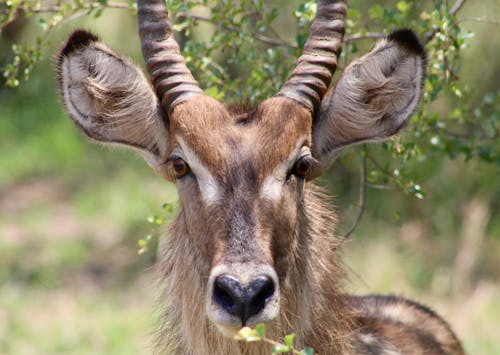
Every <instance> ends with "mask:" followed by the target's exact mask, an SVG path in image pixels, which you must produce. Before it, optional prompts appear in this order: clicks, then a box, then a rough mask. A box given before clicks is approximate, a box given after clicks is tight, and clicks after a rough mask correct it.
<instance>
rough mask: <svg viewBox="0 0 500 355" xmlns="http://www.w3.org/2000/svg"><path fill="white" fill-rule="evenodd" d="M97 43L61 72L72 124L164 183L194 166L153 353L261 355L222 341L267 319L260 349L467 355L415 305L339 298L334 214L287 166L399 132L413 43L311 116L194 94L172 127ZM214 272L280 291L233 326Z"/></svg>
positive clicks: (134, 78)
mask: <svg viewBox="0 0 500 355" xmlns="http://www.w3.org/2000/svg"><path fill="white" fill-rule="evenodd" d="M96 41H97V39H96V37H95V36H93V35H90V34H86V33H83V32H79V33H77V35H75V36H73V37H72V39H70V42H69V43H68V45H67V46H66V47H65V49H64V50H63V51H62V53H61V56H60V58H59V60H58V66H59V72H60V78H59V79H60V84H61V88H62V93H63V98H64V101H65V104H66V106H67V108H68V110H69V112H70V115H71V117H72V119H73V120H74V121H75V122H76V124H77V125H78V126H79V127H80V128H81V129H82V130H83V131H84V132H85V133H86V134H87V135H88V136H90V137H91V138H93V139H95V140H98V141H103V142H111V143H120V144H126V145H129V146H131V147H134V148H135V149H139V150H140V152H141V154H143V156H144V157H145V158H146V159H147V160H148V162H149V163H150V164H151V165H152V166H153V168H154V169H155V170H156V171H157V172H159V173H160V174H161V175H162V176H164V177H166V178H167V179H169V180H171V181H174V180H175V179H176V177H175V176H176V175H175V171H174V170H175V169H174V166H173V163H172V161H173V160H176V159H184V160H186V164H188V165H191V168H192V170H191V171H190V172H189V173H187V174H186V175H183V176H179V177H178V179H177V181H176V182H177V188H178V192H179V203H180V213H179V216H178V217H177V218H176V220H175V221H174V223H173V224H172V226H171V227H170V230H169V236H168V237H166V238H165V239H164V240H163V241H162V244H163V245H162V247H161V255H160V262H159V265H158V273H159V275H160V279H161V283H162V285H163V289H164V290H163V293H162V296H161V297H160V304H161V306H162V308H163V314H162V317H161V330H160V332H159V333H158V336H157V345H156V348H155V350H156V352H158V353H164V354H177V355H195V354H196V355H212V354H226V355H233V354H234V355H242V354H247V355H257V354H267V353H269V352H270V348H269V346H268V345H267V344H264V343H252V344H249V343H241V342H240V343H239V342H236V341H235V340H233V339H232V338H231V337H228V336H225V335H223V332H225V333H234V332H235V331H236V330H237V327H238V326H241V325H242V324H244V323H245V322H246V321H247V320H248V319H253V320H251V321H250V320H249V323H250V325H253V323H256V322H258V320H259V319H264V321H266V322H267V326H266V327H267V334H268V336H269V337H270V338H274V339H280V338H281V337H283V336H284V335H286V334H288V333H292V332H294V333H296V335H297V336H296V346H297V347H298V348H302V347H304V346H306V345H307V346H312V347H313V348H314V349H315V351H316V352H317V353H319V354H373V355H374V354H386V355H391V354H392V355H394V354H462V353H463V350H462V348H461V345H460V343H459V341H458V340H457V338H456V337H455V335H454V334H453V332H452V331H451V330H450V328H449V326H448V325H447V324H446V323H445V322H444V321H443V320H442V319H441V318H439V317H438V316H437V315H436V314H435V313H433V312H432V311H430V310H428V309H427V308H425V307H423V306H421V305H418V304H417V303H414V302H411V301H407V300H404V299H401V298H394V297H380V296H377V297H366V298H356V297H350V296H347V295H344V294H343V293H342V284H343V279H344V272H343V269H342V267H341V265H340V262H339V257H338V255H337V250H338V248H339V247H340V246H341V241H339V240H338V239H336V238H335V236H334V235H333V231H334V229H335V228H334V227H335V215H334V214H333V212H330V209H329V206H328V205H327V204H326V203H325V198H324V197H323V196H322V193H321V191H320V190H319V188H318V187H316V186H315V185H313V184H312V183H310V182H306V181H307V180H309V179H311V178H313V177H314V176H313V175H311V174H310V173H307V175H305V176H303V175H300V174H297V173H296V172H294V168H293V167H294V166H295V164H296V163H297V162H299V161H301V159H302V158H304V157H307V158H308V159H309V160H310V161H311V164H312V165H320V164H321V165H322V166H321V168H324V167H326V166H327V165H328V163H329V162H330V161H331V159H332V157H334V155H335V152H336V150H337V149H339V148H341V147H343V146H345V145H348V144H352V143H355V142H360V141H364V140H371V139H381V138H387V137H388V136H390V135H392V134H394V133H396V132H397V131H398V130H399V129H400V128H401V127H402V126H403V125H404V123H405V122H406V121H407V120H408V118H409V117H410V115H411V113H412V112H413V111H414V108H415V107H416V103H417V102H418V99H419V95H420V91H419V89H420V87H419V85H421V81H422V77H420V78H418V77H417V74H418V73H423V70H424V67H423V65H424V60H423V58H424V54H423V49H421V48H419V47H418V40H417V39H416V37H415V36H414V35H413V34H411V33H408V31H406V32H405V31H402V32H398V33H396V34H395V35H392V37H389V40H388V41H383V42H382V43H381V44H380V45H379V46H377V47H376V48H375V50H374V51H373V52H372V53H370V54H369V55H368V56H366V57H364V59H363V58H362V59H360V60H359V61H357V62H356V63H355V64H354V65H353V66H351V67H350V68H351V69H347V70H346V73H345V74H344V76H343V78H344V79H341V82H340V84H339V85H338V86H337V89H336V90H335V91H334V92H333V94H329V95H328V96H327V97H326V98H324V101H323V104H322V109H321V110H320V111H319V113H317V114H316V116H314V113H313V112H311V111H310V110H309V109H308V106H307V105H306V106H303V105H302V104H301V103H300V100H299V101H295V100H294V99H293V98H290V97H289V98H287V97H285V96H279V97H273V98H270V99H268V100H266V101H264V102H262V103H261V104H260V105H258V106H257V107H256V108H255V109H251V110H248V111H247V110H235V109H233V110H228V109H226V108H225V107H224V105H222V104H221V103H219V102H217V101H216V100H214V99H212V98H209V97H206V96H203V95H201V94H199V93H197V94H196V95H192V96H189V99H186V100H182V102H181V103H178V104H177V105H174V106H173V107H169V108H168V112H169V117H168V121H169V122H168V125H167V124H166V121H167V120H166V119H164V118H165V114H164V112H163V111H161V110H160V109H159V107H158V102H159V100H158V98H157V97H155V96H154V93H153V92H152V90H151V88H150V86H149V84H148V83H147V81H146V79H145V78H144V77H143V75H142V74H141V73H140V71H139V70H138V69H137V68H136V67H135V66H133V65H132V64H131V63H129V62H128V61H126V60H122V59H121V57H119V56H118V55H116V54H115V53H114V52H112V51H111V50H110V49H108V48H107V47H105V46H104V45H103V44H101V43H99V42H96ZM96 58H97V59H96ZM419 58H420V59H419ZM419 60H420V61H419ZM419 65H420V66H419ZM109 66H111V67H112V68H109ZM117 68H118V69H119V70H117ZM121 78H123V81H122V80H121ZM342 80H344V81H342ZM132 84H133V85H132ZM402 88H403V89H404V90H400V89H402ZM131 89H132V90H131ZM135 91H137V92H135ZM408 102H410V103H411V105H410V106H408V105H407V103H408ZM164 111H165V109H164ZM165 112H166V111H165ZM313 117H314V122H313ZM311 150H313V153H314V158H316V159H318V160H319V163H320V164H317V163H318V162H317V161H316V160H315V159H314V158H313V157H312V155H311ZM174 153H175V154H180V155H182V156H181V157H178V156H172V154H174ZM188 157H189V158H188ZM190 159H191V160H190ZM309 160H308V161H309ZM214 270H215V271H214ZM217 270H222V271H223V272H225V273H226V274H231V276H235V277H241V279H240V281H241V280H242V281H241V284H242V285H243V284H249V281H248V280H252V278H255V277H257V276H262V275H264V276H268V277H269V279H271V278H273V279H272V281H273V282H276V285H275V286H276V290H274V289H273V291H274V293H273V294H272V296H271V297H270V298H268V299H266V302H267V303H266V306H265V307H264V308H263V309H262V310H260V311H259V313H257V314H254V315H253V317H254V318H248V319H247V320H237V322H239V323H236V321H234V318H231V316H230V315H229V312H227V311H224V307H223V306H221V305H217V304H216V302H215V301H214V299H215V298H214V297H213V296H214V294H213V292H212V293H211V290H212V291H213V287H214V284H215V282H214V280H215V279H216V278H217V277H218V276H220V275H221V274H217V272H216V271H217ZM222 271H221V272H222ZM268 274H269V275H270V276H269V275H268ZM273 285H274V284H273ZM269 299H271V300H272V302H271V301H269ZM268 301H269V302H268ZM214 302H215V303H214ZM277 305H279V311H278V307H277ZM266 312H267V313H266ZM259 317H260V318H259ZM252 322H253V323H252ZM226 335H227V334H226Z"/></svg>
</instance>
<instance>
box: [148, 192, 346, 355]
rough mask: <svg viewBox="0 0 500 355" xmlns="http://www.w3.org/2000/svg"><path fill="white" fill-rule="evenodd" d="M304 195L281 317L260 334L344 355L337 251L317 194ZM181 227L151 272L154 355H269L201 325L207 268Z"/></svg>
mask: <svg viewBox="0 0 500 355" xmlns="http://www.w3.org/2000/svg"><path fill="white" fill-rule="evenodd" d="M306 190H307V191H306V192H305V194H304V201H303V204H302V208H301V210H300V212H299V215H300V217H299V221H298V224H297V230H296V239H295V245H294V246H293V248H291V250H292V252H291V255H289V258H290V263H289V266H288V267H289V269H288V270H287V273H286V275H287V276H286V277H285V278H284V279H282V280H280V290H281V304H280V309H281V311H280V315H279V316H278V319H276V320H274V321H273V322H271V323H270V324H266V334H267V336H268V337H269V338H271V339H275V340H280V339H282V338H283V336H285V335H287V334H290V333H295V334H296V343H295V344H296V347H297V348H299V349H300V348H303V347H305V346H311V347H313V348H314V350H315V351H316V352H317V353H320V354H324V353H328V354H346V353H349V352H350V350H349V349H350V341H349V339H350V338H351V332H352V325H351V320H350V319H351V311H350V309H349V308H348V307H349V306H348V305H347V302H346V301H345V297H344V296H343V295H342V294H341V282H342V280H343V276H344V273H343V270H342V268H341V266H340V265H339V263H338V261H337V260H338V256H337V255H335V254H336V252H335V250H336V249H337V248H338V247H339V246H340V241H339V240H337V239H335V238H334V237H333V235H332V234H333V233H332V232H333V230H334V225H335V215H334V214H333V213H332V212H330V211H329V210H328V208H327V204H326V202H325V201H326V199H325V198H324V197H323V196H322V193H321V192H320V190H319V188H318V187H316V186H315V185H313V184H308V186H307V187H306ZM186 222H187V221H186V219H185V216H184V214H183V212H182V211H181V212H180V214H179V216H178V217H177V219H176V220H175V221H174V223H173V224H172V226H171V228H170V236H169V237H168V239H167V240H166V242H165V243H164V246H163V248H162V249H163V250H162V255H161V258H160V262H159V265H158V271H159V273H160V279H161V282H162V284H163V287H164V292H163V294H162V296H161V299H160V304H161V305H162V307H163V308H164V310H163V315H162V319H161V322H162V325H161V329H160V331H159V333H158V336H157V341H156V348H155V350H156V353H158V354H179V355H180V354H182V355H186V354H189V355H191V354H192V355H195V354H196V355H203V354H206V355H208V354H226V355H233V354H234V355H240V354H247V355H251V354H255V355H257V354H259V355H261V354H269V353H270V346H269V345H268V344H265V343H261V342H259V343H243V342H236V341H235V340H232V339H230V338H227V337H224V336H223V335H222V334H221V333H219V331H218V330H217V329H216V328H215V326H214V325H213V324H211V323H210V321H209V320H208V318H207V316H206V312H205V297H206V296H205V295H206V287H207V286H206V282H207V279H208V275H209V272H210V265H208V263H207V261H206V260H205V258H204V257H203V256H202V255H201V253H199V252H198V251H197V250H196V247H194V246H193V245H190V238H186V233H187V230H186V227H185V226H186Z"/></svg>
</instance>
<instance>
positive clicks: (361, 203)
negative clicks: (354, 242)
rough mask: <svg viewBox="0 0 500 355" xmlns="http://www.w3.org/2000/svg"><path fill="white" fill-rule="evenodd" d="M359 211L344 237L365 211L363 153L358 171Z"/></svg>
mask: <svg viewBox="0 0 500 355" xmlns="http://www.w3.org/2000/svg"><path fill="white" fill-rule="evenodd" d="M359 180H360V181H359V212H358V215H357V216H356V219H355V220H354V223H353V224H352V226H351V228H349V230H348V231H347V233H346V234H344V237H343V238H344V239H347V238H349V236H350V235H351V234H352V232H354V230H355V229H356V227H357V226H358V224H359V222H360V221H361V217H363V214H364V212H365V204H366V156H365V154H362V155H361V168H360V172H359Z"/></svg>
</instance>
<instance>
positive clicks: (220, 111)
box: [170, 96, 312, 180]
mask: <svg viewBox="0 0 500 355" xmlns="http://www.w3.org/2000/svg"><path fill="white" fill-rule="evenodd" d="M245 115H246V117H243V119H242V114H241V113H237V114H233V113H230V112H229V111H228V110H227V109H226V108H225V107H224V106H223V105H222V104H221V103H219V102H218V101H216V100H214V99H211V98H209V97H204V96H199V97H196V98H193V99H192V100H191V101H189V102H188V103H186V104H180V105H178V106H177V107H175V109H174V110H173V111H172V113H171V115H170V129H171V135H172V138H173V142H174V145H175V144H177V143H176V139H177V138H176V137H182V139H183V141H184V142H186V144H188V145H189V147H190V149H191V150H192V151H193V152H194V153H195V154H196V155H197V156H198V157H199V159H200V160H201V161H202V163H203V164H204V165H206V166H207V167H208V168H209V169H210V170H211V171H212V173H214V174H216V175H219V178H220V179H221V180H224V176H225V175H226V174H227V169H230V168H233V167H237V166H239V165H244V164H246V163H248V162H252V164H253V166H254V168H255V169H256V171H257V175H258V177H263V176H266V175H267V174H268V173H269V172H270V171H271V170H272V169H273V168H274V167H275V166H276V164H278V163H280V162H281V161H283V160H284V159H286V158H287V157H288V156H289V154H290V152H291V151H292V150H293V149H294V148H295V147H296V145H297V141H298V140H300V139H302V138H305V144H306V145H310V135H311V125H312V115H311V113H310V111H308V110H307V109H306V108H304V107H302V106H300V105H298V104H297V103H295V102H294V101H292V100H289V99H287V98H283V97H273V98H271V99H268V100H266V101H264V102H262V103H261V104H260V105H259V106H257V108H256V109H255V110H251V111H250V112H248V113H245Z"/></svg>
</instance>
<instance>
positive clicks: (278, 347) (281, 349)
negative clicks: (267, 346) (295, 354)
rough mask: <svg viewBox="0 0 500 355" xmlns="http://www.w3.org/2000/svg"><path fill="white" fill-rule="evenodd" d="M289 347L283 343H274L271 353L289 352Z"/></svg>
mask: <svg viewBox="0 0 500 355" xmlns="http://www.w3.org/2000/svg"><path fill="white" fill-rule="evenodd" d="M290 350H291V349H290V347H289V346H287V345H283V344H279V345H275V346H273V352H272V353H273V354H281V353H287V352H289V351H290Z"/></svg>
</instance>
